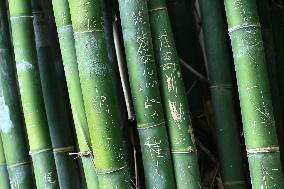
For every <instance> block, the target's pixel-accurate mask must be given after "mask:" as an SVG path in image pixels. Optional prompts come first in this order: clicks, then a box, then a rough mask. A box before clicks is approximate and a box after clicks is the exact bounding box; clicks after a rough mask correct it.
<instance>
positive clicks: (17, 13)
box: [8, 0, 59, 189]
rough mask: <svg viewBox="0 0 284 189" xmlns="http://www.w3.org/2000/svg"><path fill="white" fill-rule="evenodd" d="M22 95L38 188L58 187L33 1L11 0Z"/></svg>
mask: <svg viewBox="0 0 284 189" xmlns="http://www.w3.org/2000/svg"><path fill="white" fill-rule="evenodd" d="M8 2H9V10H10V21H11V28H12V39H13V47H14V53H15V60H16V67H17V76H18V83H19V87H20V96H21V102H22V107H23V112H24V118H25V123H26V129H27V133H28V139H29V146H30V154H31V156H32V160H33V167H34V173H35V180H36V184H37V188H38V189H43V188H50V189H57V188H59V185H58V178H57V173H56V167H55V161H54V156H53V152H52V145H51V140H50V136H49V130H48V124H47V118H46V114H45V108H44V102H43V95H42V91H41V84H40V77H39V71H38V65H37V54H36V45H35V36H34V30H33V20H32V19H33V16H32V10H31V4H30V1H28V0H9V1H8Z"/></svg>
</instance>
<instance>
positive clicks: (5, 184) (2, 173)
mask: <svg viewBox="0 0 284 189" xmlns="http://www.w3.org/2000/svg"><path fill="white" fill-rule="evenodd" d="M0 183H1V189H2V188H3V189H10V188H11V187H10V180H9V175H8V170H7V164H6V160H5V155H4V149H3V145H2V140H1V137H0Z"/></svg>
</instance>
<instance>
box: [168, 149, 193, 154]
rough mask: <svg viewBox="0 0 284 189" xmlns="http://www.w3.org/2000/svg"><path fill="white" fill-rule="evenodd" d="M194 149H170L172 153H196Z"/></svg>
mask: <svg viewBox="0 0 284 189" xmlns="http://www.w3.org/2000/svg"><path fill="white" fill-rule="evenodd" d="M196 152H197V150H196V149H189V150H186V151H171V153H172V154H191V153H196Z"/></svg>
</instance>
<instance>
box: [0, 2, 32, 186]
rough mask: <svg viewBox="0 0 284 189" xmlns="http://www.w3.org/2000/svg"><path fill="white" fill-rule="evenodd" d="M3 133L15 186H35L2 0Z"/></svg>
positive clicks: (0, 74) (0, 126)
mask: <svg viewBox="0 0 284 189" xmlns="http://www.w3.org/2000/svg"><path fill="white" fill-rule="evenodd" d="M0 6H1V7H0V9H1V10H0V26H1V27H0V49H1V50H0V133H1V137H2V142H3V147H4V153H5V157H6V164H7V168H8V173H9V178H10V184H11V187H12V188H21V189H30V188H33V179H31V178H32V172H31V163H30V157H29V152H28V147H27V143H26V136H25V129H24V122H23V119H22V112H21V106H20V102H19V96H18V94H19V93H18V87H17V83H16V78H15V72H14V71H15V70H14V61H13V59H12V51H11V50H12V49H11V44H10V39H11V38H10V34H9V29H8V27H9V26H8V18H7V11H6V2H5V1H3V0H1V1H0Z"/></svg>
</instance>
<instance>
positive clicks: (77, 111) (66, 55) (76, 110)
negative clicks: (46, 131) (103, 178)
mask: <svg viewBox="0 0 284 189" xmlns="http://www.w3.org/2000/svg"><path fill="white" fill-rule="evenodd" d="M52 3H53V10H54V16H55V21H56V25H57V32H58V37H59V42H60V47H61V54H62V59H63V65H64V70H65V77H66V81H67V86H68V93H69V98H70V103H71V109H72V114H73V120H74V124H75V129H76V134H77V141H78V144H79V149H80V151H81V152H80V153H83V154H82V156H81V159H82V163H83V168H84V173H85V174H84V175H85V179H86V183H87V187H88V188H90V189H91V188H94V189H96V188H99V187H98V180H97V175H96V170H95V166H94V163H93V157H92V156H93V155H92V152H91V147H90V146H91V139H90V133H89V129H88V123H87V118H86V114H85V107H84V101H83V96H82V91H81V84H80V78H79V72H78V64H77V57H76V50H75V40H74V35H73V28H72V23H71V15H70V11H69V4H68V0H53V1H52ZM63 15H64V16H63ZM84 154H85V155H87V156H84Z"/></svg>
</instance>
